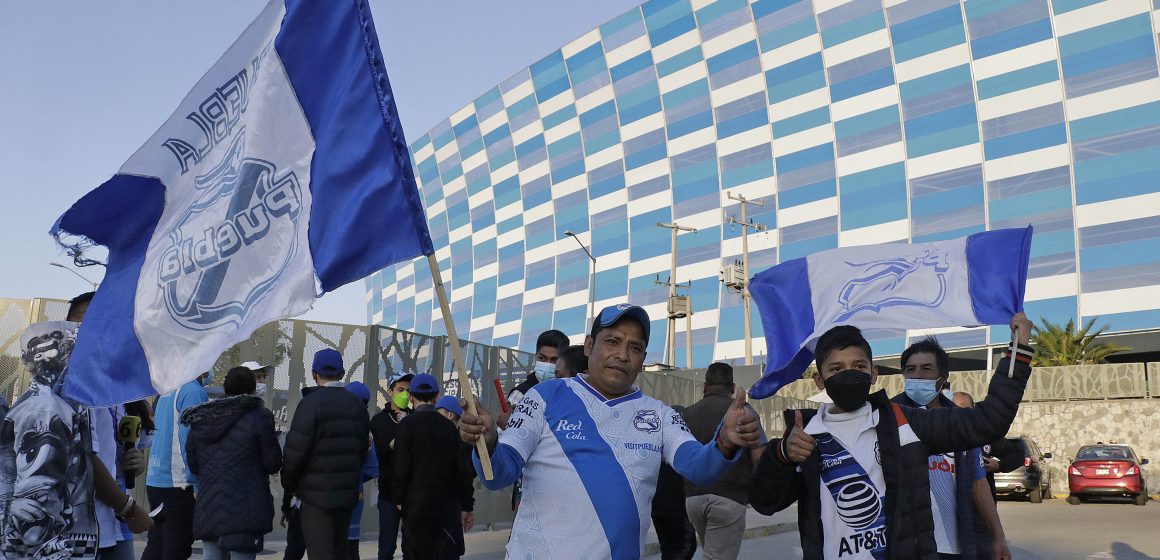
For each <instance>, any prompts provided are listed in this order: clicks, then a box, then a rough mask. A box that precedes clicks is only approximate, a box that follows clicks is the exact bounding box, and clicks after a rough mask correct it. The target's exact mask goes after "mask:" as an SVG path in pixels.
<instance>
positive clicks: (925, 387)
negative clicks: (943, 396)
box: [906, 379, 938, 406]
mask: <svg viewBox="0 0 1160 560" xmlns="http://www.w3.org/2000/svg"><path fill="white" fill-rule="evenodd" d="M906 396H908V397H910V400H912V401H914V402H915V403H917V404H919V405H920V406H926V405H928V404H930V402H931V401H933V400H934V399H935V397H937V396H938V381H937V380H935V379H907V380H906Z"/></svg>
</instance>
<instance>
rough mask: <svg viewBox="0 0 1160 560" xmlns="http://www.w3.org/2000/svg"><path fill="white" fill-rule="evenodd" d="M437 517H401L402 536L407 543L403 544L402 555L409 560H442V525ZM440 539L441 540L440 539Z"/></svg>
mask: <svg viewBox="0 0 1160 560" xmlns="http://www.w3.org/2000/svg"><path fill="white" fill-rule="evenodd" d="M440 521H441V520H440V519H439V518H438V517H419V516H416V515H404V516H403V534H405V535H407V541H406V542H404V543H403V554H405V555H406V556H407V558H408V559H409V560H437V559H439V558H443V556H442V554H440V553H441V552H442V551H443V550H442V549H443V548H445V547H443V546H441V543H442V542H443V541H445V540H446V537H443V524H442V523H440ZM441 537H442V538H441Z"/></svg>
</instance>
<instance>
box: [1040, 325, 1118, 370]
mask: <svg viewBox="0 0 1160 560" xmlns="http://www.w3.org/2000/svg"><path fill="white" fill-rule="evenodd" d="M1039 322H1040V323H1042V324H1043V327H1042V328H1040V327H1038V326H1035V327H1033V328H1032V329H1031V338H1032V341H1033V342H1034V344H1035V346H1036V347H1037V348H1036V352H1035V358H1034V359H1033V360H1032V362H1031V365H1033V366H1037V367H1038V366H1072V365H1080V364H1100V363H1103V362H1104V361H1105V360H1107V358H1108V356H1110V355H1112V354H1115V353H1117V352H1124V351H1126V350H1131V348H1127V347H1125V346H1120V345H1118V344H1110V343H1106V342H1099V343H1097V342H1096V338H1098V337H1099V336H1100V335H1102V334H1104V331H1106V330H1108V327H1107V326H1106V325H1105V326H1102V327H1100V328H1099V329H1098V330H1096V331H1095V332H1092V327H1093V326H1094V325H1095V322H1096V320H1095V319H1088V320H1087V322H1086V323H1085V324H1084V326H1083V328H1082V329H1080V330H1078V331H1077V330H1076V325H1075V320H1073V319H1068V320H1067V324H1066V325H1057V324H1055V323H1052V322H1051V321H1048V320H1047V319H1043V318H1040V319H1039Z"/></svg>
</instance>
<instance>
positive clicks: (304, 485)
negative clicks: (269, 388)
mask: <svg viewBox="0 0 1160 560" xmlns="http://www.w3.org/2000/svg"><path fill="white" fill-rule="evenodd" d="M311 374H312V375H313V376H314V381H315V383H317V384H318V385H319V388H318V389H317V390H316V391H314V392H313V393H310V394H309V395H307V396H306V397H305V398H303V399H302V402H300V403H298V408H297V409H296V410H295V411H294V419H293V420H292V421H291V423H290V431H289V432H287V434H286V447H285V450H284V451H283V453H284V463H283V465H282V488H283V489H284V490H285V492H286V493H289V494H293V495H294V496H295V497H296V498H298V499H299V500H301V501H302V507H301V510H300V513H299V515H300V519H301V521H302V533H303V536H304V537H305V539H306V554H307V556H309V557H310V560H335V559H337V558H345V557H346V554H347V547H348V543H347V530H348V529H349V528H350V516H351V510H353V509H354V506H355V503H356V502H358V493H359V489H360V488H361V487H362V467H363V461H365V460H366V455H367V438H368V437H369V436H370V418H369V417H368V416H367V409H366V406H364V405H363V402H362V401H361V400H359V398H358V397H356V396H354V394H352V393H351V392H350V391H347V390H346V389H345V386H344V384H343V383H342V377H343V375H345V374H346V370H345V369H343V366H342V355H341V354H339V353H338V351H337V350H332V349H329V348H328V349H325V350H320V351H319V352H318V353H317V354H315V355H314V365H313V367H311Z"/></svg>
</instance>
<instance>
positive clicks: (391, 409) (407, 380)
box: [371, 373, 415, 560]
mask: <svg viewBox="0 0 1160 560" xmlns="http://www.w3.org/2000/svg"><path fill="white" fill-rule="evenodd" d="M413 377H415V376H414V374H410V373H396V374H394V375H392V376H391V378H390V379H388V380H387V399H388V400H389V402H388V404H389V406H388V407H387V408H384V409H383V410H382V411H380V412H379V413H378V414H375V415H374V417H373V418H371V435H373V436H374V440H375V454H376V455H378V459H379V503H378V508H379V560H390V559H391V558H394V557H395V547H396V546H397V545H398V540H399V521H400V520H401V519H402V518H401V517H399V508H397V507H395V502H392V501H391V465H392V464H393V463H394V461H393V457H394V452H393V450H392V448H393V446H394V442H395V432H396V431H397V430H398V428H399V422H402V421H403V418H404V417H406V416H407V413H408V412H409V410H410V406H411V394H410V393H409V392H408V391H409V390H410V389H411V379H412V378H413ZM406 542H407V535H405V534H404V535H403V543H404V546H403V548H404V550H405V549H406ZM404 558H406V556H404Z"/></svg>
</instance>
